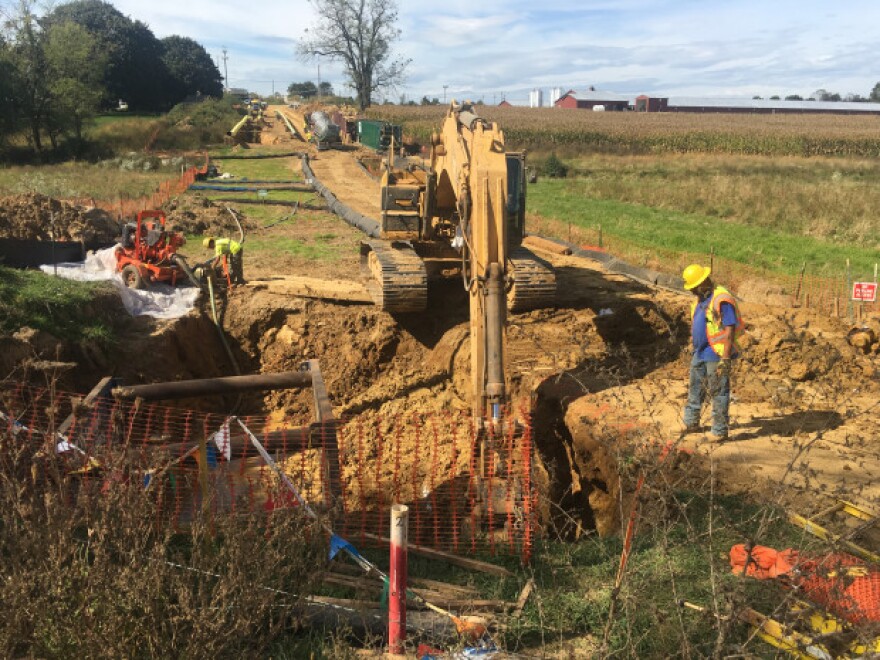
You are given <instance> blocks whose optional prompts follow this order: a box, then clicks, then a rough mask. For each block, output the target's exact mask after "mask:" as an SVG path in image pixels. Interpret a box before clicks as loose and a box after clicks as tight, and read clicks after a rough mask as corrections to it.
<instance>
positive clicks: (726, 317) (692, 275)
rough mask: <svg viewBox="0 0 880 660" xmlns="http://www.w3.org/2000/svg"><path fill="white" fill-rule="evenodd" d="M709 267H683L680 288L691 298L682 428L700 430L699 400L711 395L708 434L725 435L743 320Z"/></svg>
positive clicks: (716, 437) (720, 437)
mask: <svg viewBox="0 0 880 660" xmlns="http://www.w3.org/2000/svg"><path fill="white" fill-rule="evenodd" d="M711 272H712V271H711V269H710V268H708V267H705V266H701V265H700V264H691V265H690V266H688V267H687V268H685V269H684V272H683V273H682V278H683V279H684V288H685V289H687V290H688V291H691V292H692V293H693V294H694V296H695V299H694V301H693V302H692V303H691V310H690V316H691V343H692V346H693V357H692V359H691V367H690V378H689V383H688V399H687V405H685V408H684V425H685V432H686V433H692V432H697V431H700V430H701V427H700V412H701V411H702V407H703V401H704V399H705V398H707V397H708V396H711V398H712V428H711V434H710V438H712V439H713V440H715V441H717V442H724V441H725V440H727V439H728V432H729V408H730V371H731V366H732V365H733V361H734V360H735V359H736V358H737V357H738V355H739V353H740V349H739V345H738V343H737V338H738V336H739V335H740V334H741V333H742V331H743V328H744V324H743V321H742V317H741V316H740V313H739V308H738V306H737V303H736V300H735V299H734V297H733V295H732V294H731V293H730V291H728V290H727V289H725V288H724V287H723V286H717V285H715V284H714V283H713V282H712V280H711V278H710V277H709V275H710V274H711Z"/></svg>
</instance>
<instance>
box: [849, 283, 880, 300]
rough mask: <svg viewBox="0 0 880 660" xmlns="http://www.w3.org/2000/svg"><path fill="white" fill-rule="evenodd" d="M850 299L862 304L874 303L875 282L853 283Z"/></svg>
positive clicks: (875, 297)
mask: <svg viewBox="0 0 880 660" xmlns="http://www.w3.org/2000/svg"><path fill="white" fill-rule="evenodd" d="M852 299H853V300H861V301H862V302H874V301H875V300H877V283H876V282H853V290H852Z"/></svg>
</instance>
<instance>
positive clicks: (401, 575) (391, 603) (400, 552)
mask: <svg viewBox="0 0 880 660" xmlns="http://www.w3.org/2000/svg"><path fill="white" fill-rule="evenodd" d="M408 522H409V507H407V506H406V505H405V504H395V505H394V506H392V507H391V565H390V566H391V567H390V570H389V571H388V652H389V653H395V654H401V653H403V650H404V645H405V643H406V540H407V529H408Z"/></svg>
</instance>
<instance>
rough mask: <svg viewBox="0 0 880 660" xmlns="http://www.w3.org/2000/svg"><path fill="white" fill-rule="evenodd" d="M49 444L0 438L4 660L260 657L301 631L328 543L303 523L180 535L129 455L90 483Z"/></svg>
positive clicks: (289, 514)
mask: <svg viewBox="0 0 880 660" xmlns="http://www.w3.org/2000/svg"><path fill="white" fill-rule="evenodd" d="M47 437H49V436H47ZM54 444H55V442H54V441H53V440H49V441H48V442H44V440H43V436H41V435H40V434H36V433H35V434H32V435H28V434H25V433H13V432H11V431H9V430H4V431H3V432H2V435H0V529H2V534H0V557H2V558H3V561H2V562H0V601H2V602H3V604H4V612H5V614H4V616H3V617H2V619H0V656H2V657H40V658H70V657H87V658H100V657H127V658H137V657H186V658H208V657H212V658H213V657H261V656H263V655H264V654H265V652H266V650H267V649H268V648H269V647H270V646H271V645H272V644H273V643H274V642H275V641H276V640H277V639H278V638H279V637H280V636H281V635H282V634H284V633H286V632H287V631H288V630H289V628H290V626H291V624H295V623H296V622H297V613H298V612H299V610H298V608H297V605H298V602H299V596H297V595H296V594H301V593H307V592H308V590H309V589H310V587H311V582H312V580H314V579H316V573H317V572H316V571H315V570H314V567H315V566H316V565H317V564H318V563H319V550H318V543H320V542H323V540H324V537H323V534H321V533H320V530H318V529H316V527H315V523H313V522H312V521H309V520H304V519H303V516H302V515H301V513H300V512H299V510H297V509H282V510H277V511H275V512H273V513H272V514H266V515H262V516H257V515H238V516H232V515H227V516H215V517H214V518H213V520H211V521H208V522H206V521H200V520H198V519H196V520H195V521H194V522H193V523H192V524H191V525H190V526H189V527H188V528H187V529H186V533H181V532H179V531H175V530H174V529H172V528H171V526H169V525H166V524H165V523H164V521H163V518H162V516H161V515H160V509H159V504H160V502H159V501H158V500H159V499H160V495H159V492H160V490H161V489H154V490H151V491H147V490H145V489H144V487H143V484H142V482H141V478H139V477H138V476H136V475H137V472H136V470H135V468H136V466H135V464H134V462H133V460H132V458H131V455H132V454H133V453H135V452H128V453H126V452H125V451H123V450H121V449H120V450H118V451H115V452H113V453H109V452H108V453H106V454H102V455H101V458H100V460H101V466H102V467H101V471H100V473H98V474H96V475H94V476H93V477H92V478H89V479H87V478H85V477H84V475H82V474H80V475H75V474H74V473H72V472H70V471H69V466H65V465H64V464H62V462H61V461H62V459H61V458H60V457H59V456H58V455H56V453H55V451H54ZM71 453H72V452H71ZM62 456H63V455H62Z"/></svg>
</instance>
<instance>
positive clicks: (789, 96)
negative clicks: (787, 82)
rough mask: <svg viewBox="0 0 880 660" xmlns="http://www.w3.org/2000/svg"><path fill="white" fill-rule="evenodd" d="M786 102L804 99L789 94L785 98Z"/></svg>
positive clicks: (797, 95) (798, 95)
mask: <svg viewBox="0 0 880 660" xmlns="http://www.w3.org/2000/svg"><path fill="white" fill-rule="evenodd" d="M785 100H786V101H803V100H804V97H803V96H801V95H800V94H789V95H788V96H786V97H785Z"/></svg>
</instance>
